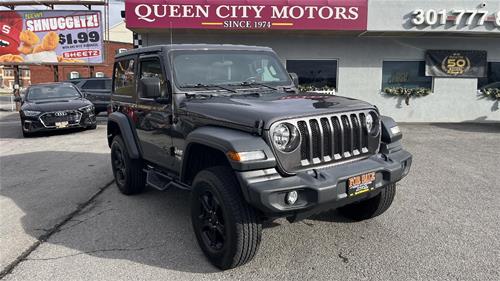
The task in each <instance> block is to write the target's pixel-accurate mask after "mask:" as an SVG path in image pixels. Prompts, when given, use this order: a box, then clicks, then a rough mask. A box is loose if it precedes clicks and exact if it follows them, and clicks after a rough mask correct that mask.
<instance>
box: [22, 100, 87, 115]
mask: <svg viewBox="0 0 500 281" xmlns="http://www.w3.org/2000/svg"><path fill="white" fill-rule="evenodd" d="M91 104H92V103H91V102H90V101H88V100H87V99H84V98H76V99H56V100H40V101H26V102H25V103H24V104H23V106H22V109H23V110H34V111H41V112H51V111H62V110H76V109H78V108H81V107H83V106H86V105H91Z"/></svg>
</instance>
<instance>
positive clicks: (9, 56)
mask: <svg viewBox="0 0 500 281" xmlns="http://www.w3.org/2000/svg"><path fill="white" fill-rule="evenodd" d="M12 57H13V55H12V54H5V55H2V56H0V62H11V60H12Z"/></svg>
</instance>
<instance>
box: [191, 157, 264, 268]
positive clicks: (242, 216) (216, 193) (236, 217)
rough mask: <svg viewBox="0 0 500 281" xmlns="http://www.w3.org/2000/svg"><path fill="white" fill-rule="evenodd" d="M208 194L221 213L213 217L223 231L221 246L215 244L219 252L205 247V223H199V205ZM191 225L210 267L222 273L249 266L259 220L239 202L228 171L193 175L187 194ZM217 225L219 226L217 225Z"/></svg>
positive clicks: (217, 169)
mask: <svg viewBox="0 0 500 281" xmlns="http://www.w3.org/2000/svg"><path fill="white" fill-rule="evenodd" d="M208 194H212V196H213V197H214V198H215V199H216V200H217V201H218V202H216V203H215V204H213V205H218V206H219V208H218V210H221V214H217V215H215V214H214V216H216V217H217V218H219V217H220V218H221V219H222V220H223V222H222V225H223V229H224V231H221V232H220V233H224V235H225V239H224V242H223V243H219V244H217V245H220V244H222V246H220V249H215V248H214V246H211V245H209V243H207V241H208V240H207V239H208V236H207V235H208V234H206V233H207V232H208V231H205V232H204V231H203V229H210V228H208V227H207V226H206V224H205V223H204V221H205V222H206V221H207V220H205V219H203V218H204V217H205V216H204V214H206V212H205V211H204V210H206V209H204V207H203V206H202V205H203V204H202V203H201V200H203V199H202V198H205V197H204V196H207V195H208ZM214 209H217V208H214ZM214 213H215V212H214ZM191 221H192V224H193V229H194V232H195V234H196V238H197V240H198V244H199V245H200V247H201V249H202V251H203V252H204V253H205V255H206V257H207V258H208V260H209V261H210V262H211V263H212V264H213V265H214V266H216V267H218V268H220V269H222V270H226V269H231V268H235V267H238V266H241V265H243V264H245V263H247V262H249V261H250V260H252V258H253V257H254V256H255V253H256V252H257V250H258V248H259V245H260V241H261V236H262V224H261V222H260V218H259V216H258V214H257V212H256V211H255V210H254V208H253V207H251V206H250V205H248V204H247V202H246V201H245V199H244V198H243V195H242V194H241V190H240V187H239V184H238V181H237V180H236V178H235V175H234V173H233V171H232V170H231V168H229V167H224V166H220V167H212V168H209V169H206V170H203V171H201V172H200V173H198V174H197V175H196V177H195V179H194V182H193V191H192V193H191ZM217 224H219V225H220V222H219V221H218V222H217ZM220 233H219V236H221V235H220Z"/></svg>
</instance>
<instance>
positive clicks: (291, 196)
mask: <svg viewBox="0 0 500 281" xmlns="http://www.w3.org/2000/svg"><path fill="white" fill-rule="evenodd" d="M297 199H299V194H298V193H297V191H290V192H288V193H287V194H286V196H285V200H286V203H287V204H288V205H293V204H295V202H297Z"/></svg>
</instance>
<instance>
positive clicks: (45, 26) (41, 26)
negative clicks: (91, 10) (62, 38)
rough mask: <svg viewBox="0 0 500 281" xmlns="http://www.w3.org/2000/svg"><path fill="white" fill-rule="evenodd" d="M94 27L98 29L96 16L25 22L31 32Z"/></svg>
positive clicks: (41, 19)
mask: <svg viewBox="0 0 500 281" xmlns="http://www.w3.org/2000/svg"><path fill="white" fill-rule="evenodd" d="M95 27H99V17H98V15H97V14H93V15H80V16H68V17H52V18H39V19H29V20H26V28H27V29H28V30H31V31H33V32H40V31H56V30H65V29H75V28H95Z"/></svg>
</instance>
